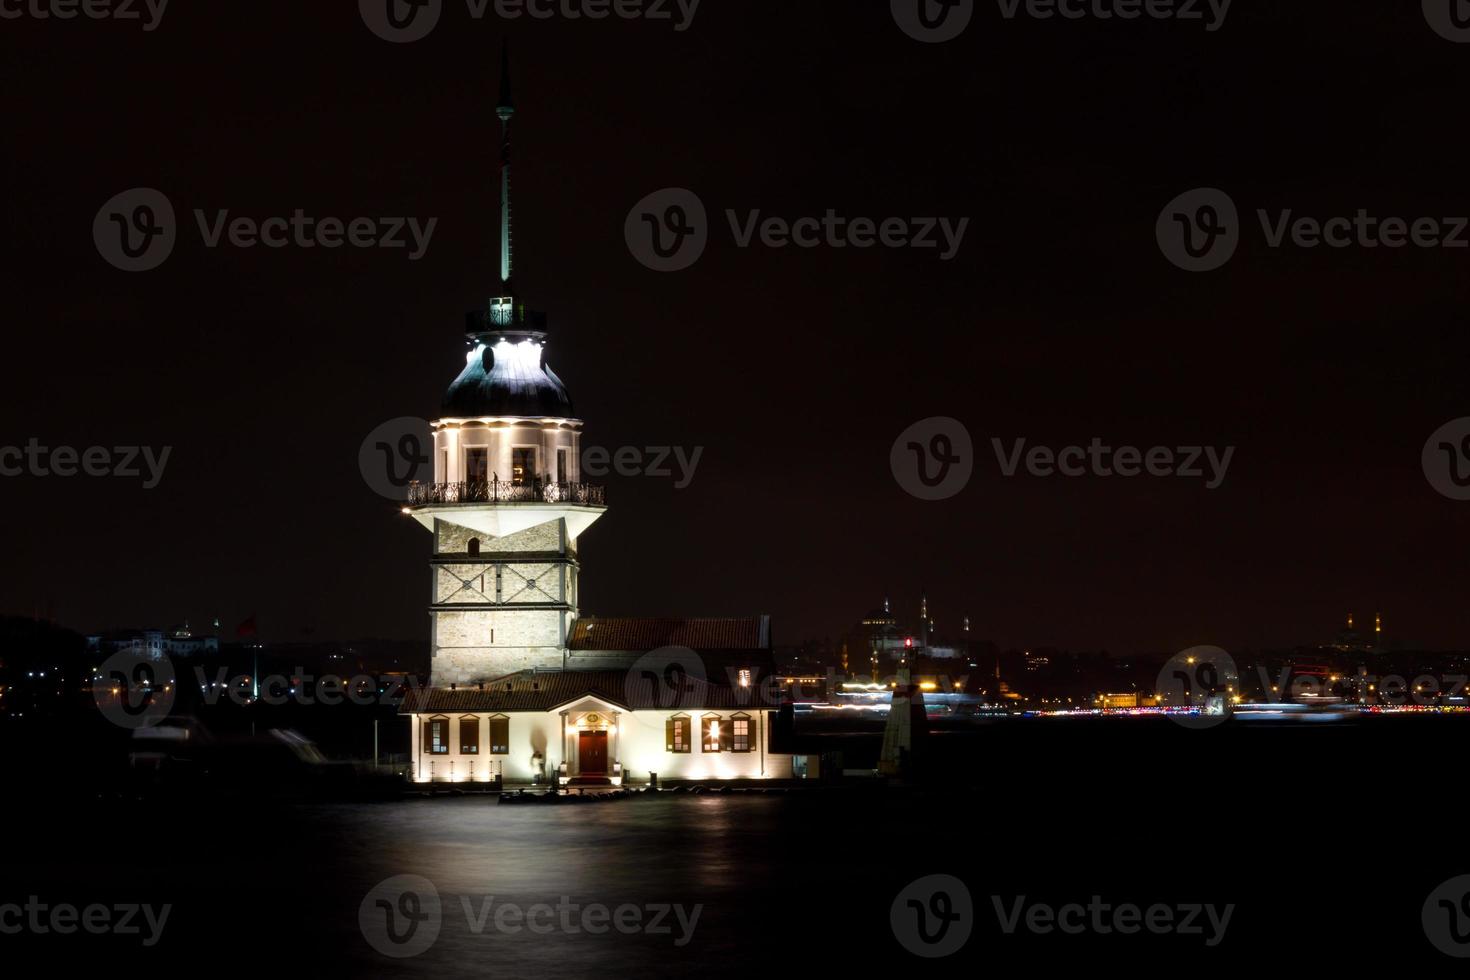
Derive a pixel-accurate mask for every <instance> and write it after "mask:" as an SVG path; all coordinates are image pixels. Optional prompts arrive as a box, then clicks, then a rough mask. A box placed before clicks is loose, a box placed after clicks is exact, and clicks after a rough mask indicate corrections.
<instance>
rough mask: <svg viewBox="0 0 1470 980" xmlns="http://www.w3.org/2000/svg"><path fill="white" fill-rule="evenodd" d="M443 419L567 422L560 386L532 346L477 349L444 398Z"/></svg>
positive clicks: (541, 351) (504, 343)
mask: <svg viewBox="0 0 1470 980" xmlns="http://www.w3.org/2000/svg"><path fill="white" fill-rule="evenodd" d="M444 415H445V417H448V418H479V417H481V416H488V415H509V416H517V417H525V418H565V419H569V418H573V417H574V416H573V415H572V397H571V395H569V394H567V387H566V385H564V384H562V382H561V379H560V378H558V377H557V376H556V374H555V372H553V371H552V370H551V368H549V367H547V366H546V359H545V347H543V346H542V344H541V343H540V342H539V341H537V340H521V341H519V342H516V343H512V342H511V341H510V340H501V341H499V342H498V343H495V344H493V345H491V344H480V345H478V346H477V347H476V348H475V349H474V350H473V351H471V352H470V355H469V357H468V358H467V363H466V364H465V368H464V370H463V371H461V372H460V375H459V377H458V378H455V379H454V383H453V384H451V385H450V386H449V390H448V391H447V392H445V394H444Z"/></svg>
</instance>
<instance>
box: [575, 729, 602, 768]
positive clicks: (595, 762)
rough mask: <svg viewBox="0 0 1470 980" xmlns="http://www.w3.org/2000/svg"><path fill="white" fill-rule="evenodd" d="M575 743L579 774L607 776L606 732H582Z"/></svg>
mask: <svg viewBox="0 0 1470 980" xmlns="http://www.w3.org/2000/svg"><path fill="white" fill-rule="evenodd" d="M577 741H578V745H577V748H578V752H577V765H578V769H579V771H580V772H581V774H582V775H583V776H605V775H607V732H582V733H581V735H580V737H579V738H578V740H577Z"/></svg>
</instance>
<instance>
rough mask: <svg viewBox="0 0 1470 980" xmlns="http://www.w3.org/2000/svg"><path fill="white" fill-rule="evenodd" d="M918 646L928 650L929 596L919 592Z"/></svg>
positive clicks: (924, 591)
mask: <svg viewBox="0 0 1470 980" xmlns="http://www.w3.org/2000/svg"><path fill="white" fill-rule="evenodd" d="M919 646H921V647H923V648H924V649H926V650H927V649H929V594H928V591H927V590H923V589H921V590H920V591H919Z"/></svg>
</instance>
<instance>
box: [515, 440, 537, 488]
mask: <svg viewBox="0 0 1470 980" xmlns="http://www.w3.org/2000/svg"><path fill="white" fill-rule="evenodd" d="M535 478H536V450H534V449H512V450H511V451H510V482H512V483H514V484H515V485H516V486H518V487H521V486H525V485H526V484H528V483H530V482H531V481H532V480H534V479H535Z"/></svg>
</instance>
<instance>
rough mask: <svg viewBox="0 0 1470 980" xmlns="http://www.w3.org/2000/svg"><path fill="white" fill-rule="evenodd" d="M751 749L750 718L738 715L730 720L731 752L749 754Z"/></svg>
mask: <svg viewBox="0 0 1470 980" xmlns="http://www.w3.org/2000/svg"><path fill="white" fill-rule="evenodd" d="M750 749H751V745H750V716H749V715H736V716H735V717H734V718H731V719H730V751H731V752H749V751H750Z"/></svg>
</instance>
